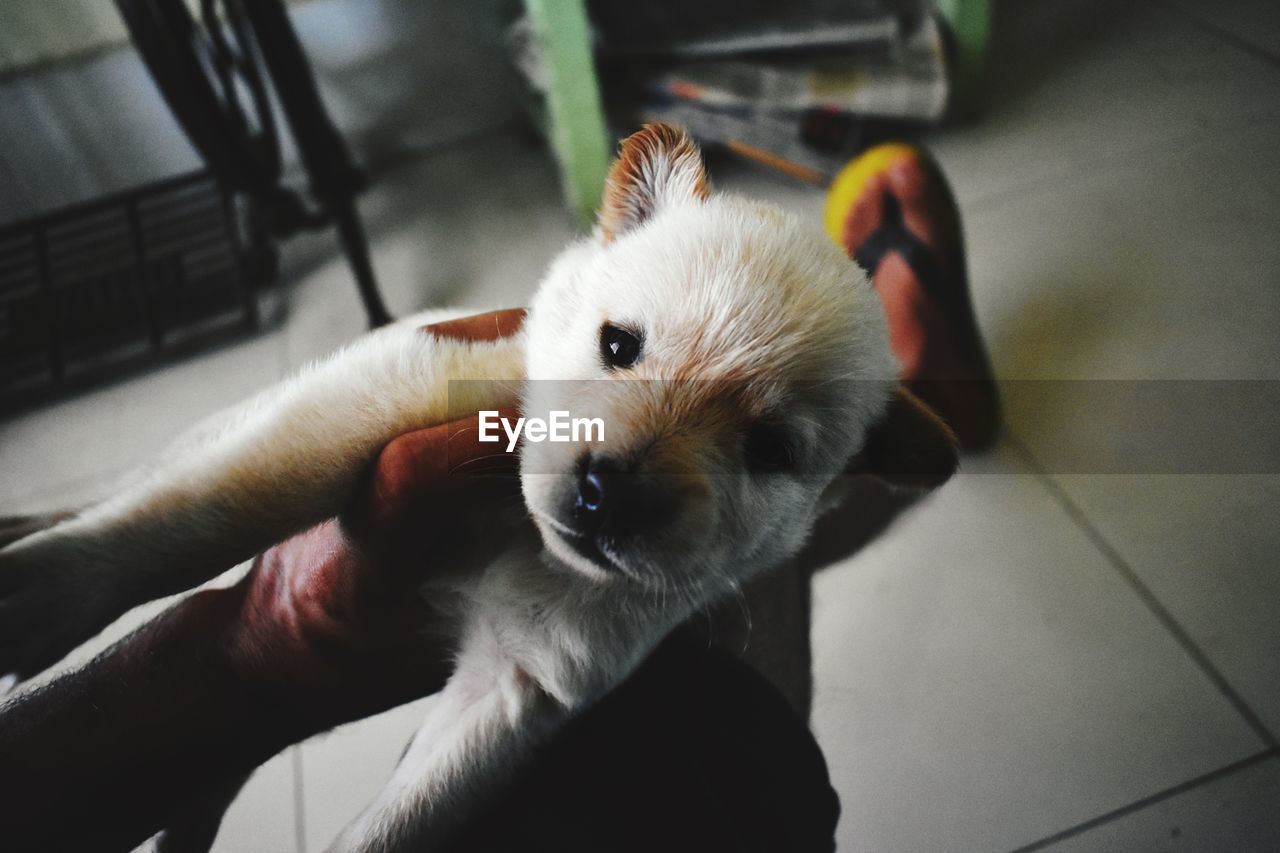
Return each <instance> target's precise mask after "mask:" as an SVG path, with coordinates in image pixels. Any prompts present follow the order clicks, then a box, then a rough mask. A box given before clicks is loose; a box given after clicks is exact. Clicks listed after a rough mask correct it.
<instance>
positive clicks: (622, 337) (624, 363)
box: [600, 323, 640, 368]
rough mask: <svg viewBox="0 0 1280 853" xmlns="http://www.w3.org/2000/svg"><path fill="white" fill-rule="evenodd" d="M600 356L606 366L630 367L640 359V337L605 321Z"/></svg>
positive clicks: (602, 328)
mask: <svg viewBox="0 0 1280 853" xmlns="http://www.w3.org/2000/svg"><path fill="white" fill-rule="evenodd" d="M600 357H601V358H603V359H604V363H605V366H606V367H614V368H616V367H630V366H631V365H633V364H635V363H636V362H637V361H639V360H640V338H638V337H636V336H635V335H633V334H632V333H631V332H628V331H627V330H626V329H620V328H618V327H617V326H613V325H610V324H609V323H605V324H604V325H603V326H601V327H600Z"/></svg>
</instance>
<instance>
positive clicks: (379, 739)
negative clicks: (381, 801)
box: [302, 699, 430, 851]
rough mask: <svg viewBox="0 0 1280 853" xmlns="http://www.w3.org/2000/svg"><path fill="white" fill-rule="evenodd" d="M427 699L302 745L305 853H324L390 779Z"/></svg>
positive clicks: (347, 726)
mask: <svg viewBox="0 0 1280 853" xmlns="http://www.w3.org/2000/svg"><path fill="white" fill-rule="evenodd" d="M428 702H430V700H429V699H426V700H420V701H418V702H413V703H410V704H408V705H404V706H401V707H399V708H395V709H393V710H390V711H387V712H386V713H383V714H379V715H378V716H376V717H371V718H369V719H367V720H361V721H360V722H358V723H351V724H349V725H346V726H342V727H341V728H338V729H335V730H334V731H332V732H329V733H328V734H325V735H321V736H320V737H317V738H313V739H311V740H309V741H307V742H306V743H304V744H303V745H302V788H303V792H304V795H305V802H306V820H305V827H306V839H307V849H308V850H311V851H318V850H324V849H325V848H326V847H327V846H328V844H329V843H330V842H332V841H333V839H334V837H335V836H336V835H337V834H338V833H339V832H341V831H342V829H343V827H345V826H346V825H347V824H348V823H350V822H351V821H352V820H353V819H355V818H356V816H357V815H359V814H360V812H361V811H363V810H364V808H365V806H367V805H368V804H369V803H370V802H372V800H373V799H374V797H375V796H377V794H378V792H379V791H380V790H382V787H383V785H385V784H386V783H387V780H388V779H390V778H391V771H392V770H394V769H395V766H396V764H397V763H398V762H399V760H400V756H401V755H402V754H403V753H404V750H405V747H407V746H408V745H409V740H410V738H412V737H413V733H414V732H416V731H417V730H418V727H419V726H421V725H422V720H423V717H424V716H425V715H426V706H427V703H428Z"/></svg>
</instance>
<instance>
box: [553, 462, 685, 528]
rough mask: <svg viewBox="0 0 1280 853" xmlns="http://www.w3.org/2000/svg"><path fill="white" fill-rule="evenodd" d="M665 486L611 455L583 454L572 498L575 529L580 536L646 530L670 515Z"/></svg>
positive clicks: (669, 497)
mask: <svg viewBox="0 0 1280 853" xmlns="http://www.w3.org/2000/svg"><path fill="white" fill-rule="evenodd" d="M672 504H673V501H672V500H671V496H670V495H669V494H668V490H667V489H664V488H662V487H661V486H659V485H658V484H656V483H654V482H653V481H652V479H651V478H650V477H648V476H646V475H644V474H643V473H640V472H638V471H637V470H636V469H635V468H634V467H629V466H627V465H625V464H624V463H622V462H621V461H620V460H618V459H615V458H614V457H611V456H595V455H593V454H591V455H587V456H584V457H582V459H581V460H580V461H579V463H578V488H577V494H576V495H575V496H574V500H573V511H572V513H571V515H572V518H573V528H574V531H575V532H576V533H578V534H580V535H582V536H595V535H597V534H604V535H607V536H629V535H634V534H639V533H647V532H650V531H653V530H655V529H657V528H658V527H660V526H661V525H662V524H664V523H666V521H667V520H668V519H669V518H670V517H671V513H672V509H673V508H672Z"/></svg>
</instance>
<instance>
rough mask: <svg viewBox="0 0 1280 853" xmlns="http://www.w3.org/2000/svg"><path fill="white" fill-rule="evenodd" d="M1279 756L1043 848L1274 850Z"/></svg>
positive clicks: (1075, 851) (1102, 852)
mask: <svg viewBox="0 0 1280 853" xmlns="http://www.w3.org/2000/svg"><path fill="white" fill-rule="evenodd" d="M1276 803H1280V759H1277V758H1276V757H1274V756H1273V757H1271V758H1270V759H1267V760H1265V761H1262V762H1258V763H1254V764H1250V765H1249V766H1247V767H1245V768H1243V769H1240V770H1237V771H1235V772H1234V773H1231V774H1230V775H1228V776H1225V777H1224V778H1220V779H1215V780H1214V781H1212V782H1208V783H1206V784H1204V785H1200V786H1197V787H1195V788H1193V789H1192V790H1189V791H1186V792H1184V793H1181V794H1178V795H1177V796H1174V797H1170V798H1168V799H1165V800H1161V801H1160V802H1158V803H1155V804H1153V805H1150V806H1147V807H1146V808H1142V809H1139V810H1137V811H1135V812H1132V813H1130V814H1126V815H1124V816H1123V817H1119V818H1116V819H1115V820H1111V821H1108V822H1106V823H1104V824H1103V825H1101V826H1097V827H1094V828H1092V829H1089V830H1088V831H1086V832H1082V833H1079V834H1077V835H1073V836H1072V837H1070V838H1067V839H1064V840H1062V841H1059V842H1057V843H1054V844H1049V845H1047V846H1045V847H1043V848H1038V849H1041V850H1044V851H1046V853H1135V851H1141V853H1186V851H1206V853H1212V851H1226V850H1230V851H1231V853H1275V851H1276V850H1277V849H1280V808H1276Z"/></svg>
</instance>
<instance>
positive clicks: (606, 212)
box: [600, 124, 708, 243]
mask: <svg viewBox="0 0 1280 853" xmlns="http://www.w3.org/2000/svg"><path fill="white" fill-rule="evenodd" d="M707 194H708V191H707V170H706V168H705V167H704V166H703V165H702V154H701V152H699V151H698V146H697V145H695V144H694V143H693V140H692V139H690V138H689V136H688V135H687V134H686V133H685V132H684V131H683V130H680V129H679V128H675V127H672V126H671V125H669V124H646V125H645V126H644V127H643V128H642V129H641V130H639V131H637V132H635V133H633V134H631V135H630V136H628V137H627V138H626V139H624V140H622V145H621V146H620V147H619V149H618V159H617V160H615V161H614V164H613V168H611V169H610V170H609V177H608V178H607V179H606V181H605V187H604V200H603V201H601V203H600V235H601V238H602V239H603V240H604V242H606V243H608V242H609V241H610V240H613V239H614V238H615V237H617V236H619V235H621V234H624V233H626V232H627V231H629V230H631V229H632V228H635V227H636V226H637V225H639V224H640V223H642V222H644V221H645V220H646V219H648V218H649V217H651V216H653V215H654V214H655V213H657V212H658V211H659V210H661V209H662V208H663V207H664V206H666V205H669V204H674V203H677V202H682V201H702V200H704V199H705V198H706V197H707Z"/></svg>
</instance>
